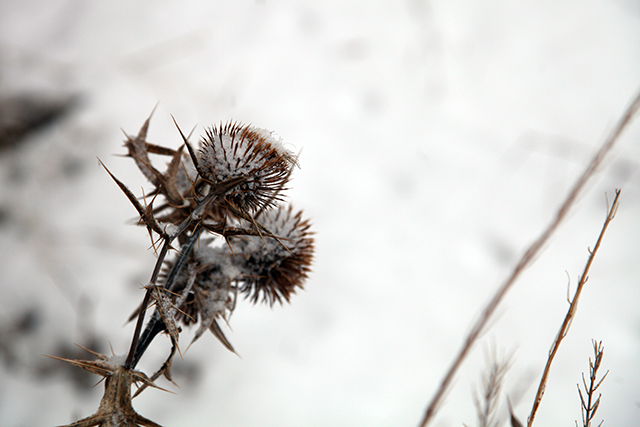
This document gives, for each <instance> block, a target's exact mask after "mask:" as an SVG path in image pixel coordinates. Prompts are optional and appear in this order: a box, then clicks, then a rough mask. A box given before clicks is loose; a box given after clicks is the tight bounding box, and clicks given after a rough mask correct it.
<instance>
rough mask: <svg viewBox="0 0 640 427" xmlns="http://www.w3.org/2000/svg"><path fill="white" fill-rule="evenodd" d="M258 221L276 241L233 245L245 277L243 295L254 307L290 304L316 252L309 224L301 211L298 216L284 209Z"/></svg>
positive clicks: (264, 239)
mask: <svg viewBox="0 0 640 427" xmlns="http://www.w3.org/2000/svg"><path fill="white" fill-rule="evenodd" d="M258 220H259V221H260V222H261V224H262V225H263V226H264V227H265V228H266V229H268V230H269V231H270V232H271V234H272V236H274V237H268V236H245V237H243V238H242V239H234V240H233V241H232V244H231V250H232V251H233V253H235V254H236V257H235V258H234V260H235V261H236V264H237V267H238V270H239V271H240V272H241V273H242V276H241V280H242V285H241V287H240V291H241V292H242V293H244V294H245V296H247V297H248V298H250V299H251V301H252V302H254V303H256V302H257V301H258V300H259V299H262V301H263V302H268V303H269V304H271V305H273V303H274V302H276V301H277V302H279V303H282V300H283V299H284V300H286V301H287V302H288V301H289V298H290V297H291V295H292V294H293V293H295V291H296V288H302V287H303V283H304V280H305V279H306V278H307V274H308V273H309V271H310V267H311V260H312V258H313V250H314V248H313V238H312V237H311V235H312V233H311V232H310V231H309V227H310V224H309V221H308V220H303V219H302V212H301V211H300V212H297V213H295V214H294V213H293V210H292V208H291V207H288V208H287V207H284V206H279V207H278V208H276V209H271V210H268V211H265V212H264V213H263V214H262V215H260V217H259V218H258Z"/></svg>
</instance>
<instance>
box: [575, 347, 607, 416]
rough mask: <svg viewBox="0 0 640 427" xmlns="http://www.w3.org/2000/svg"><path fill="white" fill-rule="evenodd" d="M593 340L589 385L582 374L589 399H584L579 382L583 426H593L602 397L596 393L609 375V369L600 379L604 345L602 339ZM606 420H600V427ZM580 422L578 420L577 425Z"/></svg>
mask: <svg viewBox="0 0 640 427" xmlns="http://www.w3.org/2000/svg"><path fill="white" fill-rule="evenodd" d="M592 342H593V352H594V354H595V360H594V361H593V362H592V361H591V358H589V386H588V387H587V381H586V380H585V379H584V373H583V374H582V384H583V385H584V390H585V393H586V395H587V401H586V402H585V400H584V395H583V394H582V391H581V390H580V384H578V394H580V404H581V407H582V409H581V412H582V426H583V427H591V421H592V420H593V418H594V417H595V416H596V411H597V410H598V408H599V407H600V398H601V397H602V395H601V394H598V397H597V398H596V397H595V393H596V391H597V390H598V388H600V385H602V381H604V379H605V378H606V377H607V375H608V374H609V371H607V372H605V374H604V375H603V376H602V378H600V380H599V381H598V369H600V364H601V363H602V357H603V356H604V347H603V346H602V341H600V342H596V341H595V340H593V341H592ZM603 422H604V421H600V424H598V427H600V426H601V425H602V423H603ZM577 425H578V422H577V421H576V427H577Z"/></svg>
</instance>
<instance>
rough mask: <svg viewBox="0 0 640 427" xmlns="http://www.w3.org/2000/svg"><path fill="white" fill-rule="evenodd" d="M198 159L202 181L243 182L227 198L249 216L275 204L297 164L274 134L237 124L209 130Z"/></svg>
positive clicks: (231, 123) (227, 194) (232, 123)
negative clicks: (235, 180) (236, 180)
mask: <svg viewBox="0 0 640 427" xmlns="http://www.w3.org/2000/svg"><path fill="white" fill-rule="evenodd" d="M197 157H198V158H197V161H198V170H199V172H200V173H201V175H202V178H204V179H205V180H207V181H209V182H210V183H212V185H214V186H215V185H216V184H221V183H224V182H228V181H230V180H234V179H240V180H241V181H240V182H239V183H238V184H236V185H234V186H233V187H232V188H231V189H229V191H227V193H226V195H225V197H224V199H225V201H227V202H229V203H231V204H232V206H233V207H236V208H238V209H240V210H241V211H244V212H249V213H252V212H256V211H258V210H259V209H264V208H268V207H272V206H273V205H274V204H275V203H276V201H277V200H278V199H277V194H278V192H279V191H280V190H282V189H283V187H284V185H285V184H286V183H287V181H288V180H289V176H290V174H291V169H292V168H293V166H294V165H295V164H296V157H295V156H294V155H293V154H292V153H291V152H290V151H289V150H287V149H286V148H285V147H284V146H283V145H282V142H281V140H280V139H279V138H277V137H276V136H275V135H274V134H273V133H272V132H269V131H267V130H265V129H260V128H256V127H252V126H245V125H242V124H239V123H235V122H229V123H227V124H226V125H224V126H223V125H222V124H220V126H218V127H211V128H209V129H207V130H206V132H205V136H204V137H203V139H202V141H201V143H200V150H199V152H198V156H197Z"/></svg>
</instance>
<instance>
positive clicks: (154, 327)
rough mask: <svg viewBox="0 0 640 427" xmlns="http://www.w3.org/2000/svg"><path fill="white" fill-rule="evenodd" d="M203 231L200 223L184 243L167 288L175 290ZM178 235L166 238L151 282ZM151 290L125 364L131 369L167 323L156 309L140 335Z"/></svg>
mask: <svg viewBox="0 0 640 427" xmlns="http://www.w3.org/2000/svg"><path fill="white" fill-rule="evenodd" d="M185 222H186V221H185ZM201 231H202V228H201V227H200V226H199V225H198V226H197V227H196V228H195V229H194V230H193V233H191V236H189V238H188V239H187V241H186V242H185V244H184V245H182V247H181V248H180V252H179V254H180V255H179V256H178V259H177V260H176V263H175V264H174V266H173V268H172V269H171V272H170V273H169V276H168V277H167V281H166V283H165V287H166V288H167V289H169V290H170V291H171V290H173V289H172V288H173V284H174V282H175V279H176V278H177V277H178V274H180V272H181V271H182V269H183V268H184V265H185V263H186V261H187V258H188V257H189V254H190V253H191V251H192V250H193V247H194V246H195V243H196V242H197V241H198V239H199V238H200V232H201ZM177 235H178V233H174V234H172V235H171V236H168V237H167V238H166V239H165V243H164V245H163V246H162V250H161V251H160V255H159V256H158V260H157V261H156V266H155V268H154V272H153V275H152V277H151V280H150V281H149V283H150V284H152V285H153V284H155V283H156V281H157V279H158V274H159V272H160V268H161V266H162V263H163V262H164V258H165V256H166V253H167V250H166V248H167V247H168V246H169V245H170V243H171V240H172V239H173V238H175V237H176V236H177ZM151 290H152V287H151V286H149V287H148V289H147V292H146V293H145V295H144V300H143V301H142V306H141V308H140V312H139V313H138V320H137V323H136V331H135V333H134V336H133V340H132V342H131V349H130V350H129V355H128V356H127V361H126V363H125V365H124V366H125V367H126V368H129V369H133V368H135V367H136V365H137V364H138V362H139V361H140V358H141V357H142V355H143V354H144V352H145V351H146V350H147V348H148V347H149V345H150V344H151V341H153V339H154V338H155V337H156V335H158V334H159V333H160V332H162V331H163V330H164V329H165V324H164V322H163V321H162V320H161V319H160V316H159V314H158V310H157V309H156V310H155V311H154V313H153V315H152V317H151V319H149V322H148V323H147V326H146V328H145V330H144V332H142V335H140V331H141V329H142V321H143V319H144V312H145V309H146V307H147V305H148V304H149V301H150V300H151Z"/></svg>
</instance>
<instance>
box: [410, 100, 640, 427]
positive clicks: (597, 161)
mask: <svg viewBox="0 0 640 427" xmlns="http://www.w3.org/2000/svg"><path fill="white" fill-rule="evenodd" d="M639 108H640V93H638V94H637V95H636V96H635V98H634V99H633V101H632V102H631V104H630V105H629V107H627V109H626V110H625V112H624V114H623V115H622V117H621V118H620V120H619V121H618V123H617V124H616V126H615V128H614V129H613V132H612V133H611V134H610V135H609V137H608V138H607V139H606V140H605V141H604V143H603V144H602V146H601V147H600V149H599V150H598V151H597V152H596V154H595V155H594V156H593V158H592V159H591V162H590V163H589V165H588V166H587V168H586V169H585V170H584V172H583V173H582V175H580V177H579V178H578V179H577V181H576V183H575V184H574V185H573V187H572V188H571V190H570V191H569V194H568V195H567V197H566V198H565V200H564V202H563V203H562V205H561V206H560V209H558V212H557V213H556V215H555V217H554V218H553V219H552V221H551V223H550V224H549V225H548V226H547V228H546V229H545V230H544V231H543V232H542V234H541V235H540V236H539V237H538V238H537V239H536V240H535V241H534V242H533V243H532V244H531V246H529V248H528V249H527V250H526V251H525V253H524V254H523V255H522V257H521V258H520V260H519V261H518V263H517V264H516V266H515V267H514V268H513V270H512V271H511V274H510V275H509V277H507V279H506V280H505V281H504V282H503V283H502V284H501V285H500V287H499V288H498V290H497V291H496V293H495V294H494V295H493V297H492V298H491V300H490V301H489V302H488V303H487V305H486V306H485V307H484V308H483V310H482V312H481V313H480V317H479V318H478V319H477V320H476V321H475V323H474V324H473V326H472V328H471V331H470V332H469V334H468V335H467V337H466V338H465V340H464V342H463V344H462V347H461V348H460V350H459V352H458V354H457V355H456V357H455V358H454V360H453V362H452V364H451V366H450V367H449V369H448V370H447V372H446V374H445V376H444V378H443V379H442V381H441V382H440V385H439V386H438V389H437V390H436V393H435V395H434V396H433V398H432V399H431V401H430V402H429V404H428V405H427V409H426V411H425V413H424V416H423V417H422V420H421V421H420V426H421V427H425V426H427V425H428V424H429V422H430V421H432V420H433V418H434V416H435V414H436V413H437V411H438V409H439V407H440V404H441V402H442V399H443V397H444V395H445V393H446V392H447V390H448V389H449V387H450V385H451V382H452V381H453V378H454V376H455V374H456V373H457V372H458V369H460V366H462V363H463V362H464V360H465V359H466V357H467V355H468V354H469V352H470V351H471V349H472V347H473V345H474V344H475V343H476V342H477V341H478V339H479V337H480V336H481V334H482V332H483V331H484V329H485V327H486V326H487V324H488V322H489V320H490V319H491V317H492V315H493V313H494V312H495V311H496V309H497V308H498V305H499V304H500V302H501V301H502V299H503V298H504V297H505V295H506V294H507V292H508V291H509V290H510V289H511V287H512V286H513V284H514V283H515V281H516V279H517V278H518V277H519V276H520V274H521V273H522V272H523V271H524V269H525V268H526V267H528V266H529V265H530V264H531V263H532V262H533V260H534V259H535V257H536V255H537V254H538V253H539V252H540V250H541V249H542V247H544V245H545V243H546V242H547V241H548V240H549V238H550V237H551V235H553V233H554V232H555V231H556V229H557V228H558V227H559V226H560V224H561V223H562V221H563V220H564V219H565V217H566V215H567V213H568V211H569V209H570V208H571V207H572V206H573V205H574V204H575V202H576V200H577V198H578V196H579V194H580V193H581V191H582V190H583V189H584V187H585V185H586V184H587V182H588V181H589V180H590V178H591V177H592V176H593V175H594V174H595V172H596V170H597V169H598V167H600V165H601V164H602V162H603V160H604V158H605V156H606V155H607V154H608V153H609V151H611V149H612V148H613V146H614V144H615V143H616V142H617V141H618V139H619V137H620V135H621V134H622V132H623V131H624V129H625V128H626V127H627V126H628V125H629V123H630V122H631V120H632V119H633V116H634V115H635V114H636V112H637V111H638V109H639Z"/></svg>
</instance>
